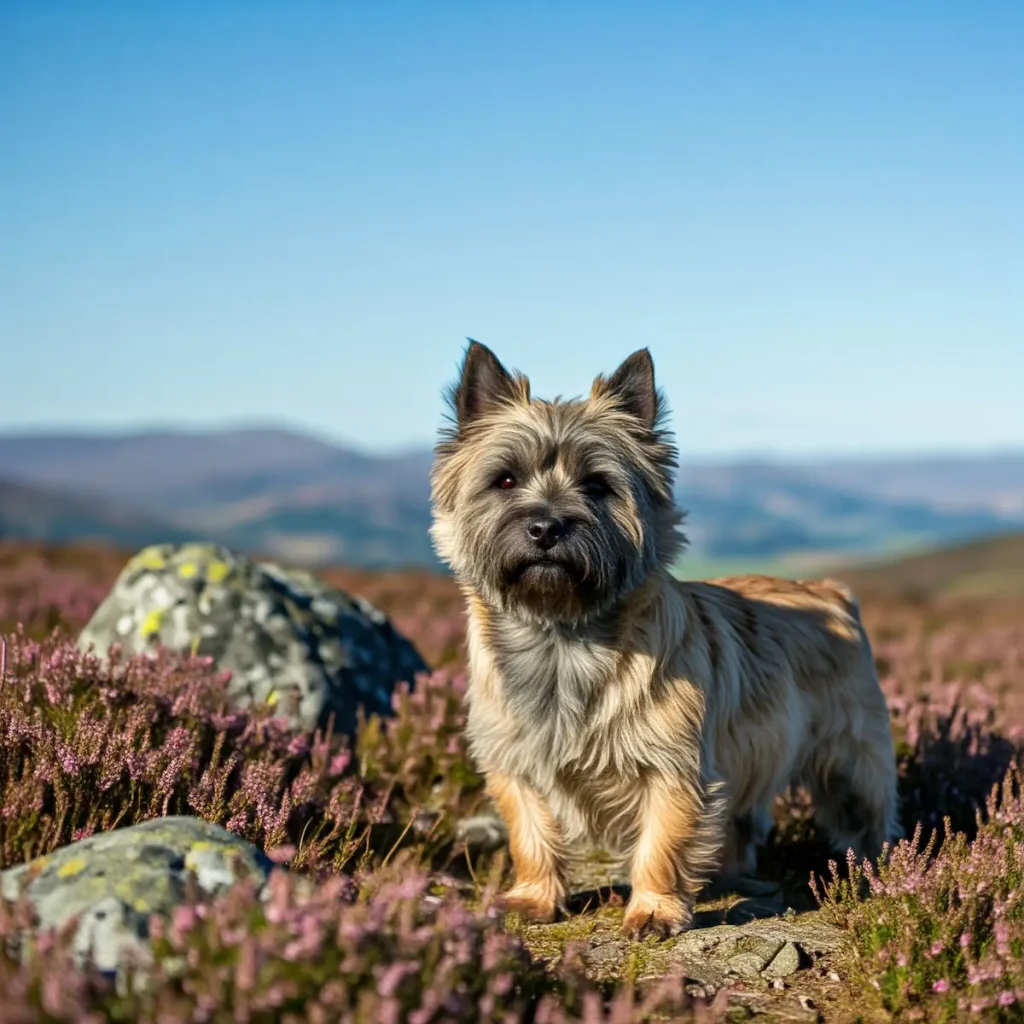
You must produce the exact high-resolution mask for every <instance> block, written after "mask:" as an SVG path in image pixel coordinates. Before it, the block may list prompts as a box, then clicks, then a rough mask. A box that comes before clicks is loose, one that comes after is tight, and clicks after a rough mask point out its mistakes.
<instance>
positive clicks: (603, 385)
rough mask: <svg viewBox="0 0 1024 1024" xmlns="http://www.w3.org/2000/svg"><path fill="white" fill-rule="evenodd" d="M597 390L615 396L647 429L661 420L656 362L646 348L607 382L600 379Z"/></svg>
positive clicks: (626, 361) (596, 382) (596, 383)
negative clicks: (659, 415) (655, 375)
mask: <svg viewBox="0 0 1024 1024" xmlns="http://www.w3.org/2000/svg"><path fill="white" fill-rule="evenodd" d="M594 390H595V391H601V392H603V393H604V394H606V395H609V396H611V397H612V398H613V399H614V400H615V401H616V402H617V403H618V405H619V406H620V407H621V408H622V409H624V410H625V411H626V412H628V413H630V415H632V416H635V417H636V418H637V419H638V420H640V422H641V423H643V425H644V426H645V427H653V426H654V423H655V420H657V418H658V391H657V388H656V387H655V386H654V360H652V359H651V353H650V352H649V351H648V350H647V349H646V348H642V349H640V350H639V351H637V352H634V353H633V354H632V355H631V356H630V357H629V358H628V359H626V360H625V362H623V364H622V365H621V366H620V367H619V368H618V369H617V370H616V371H615V372H614V373H613V374H612V375H611V376H610V377H609V378H608V379H607V380H605V379H604V378H602V377H599V378H598V379H597V380H596V381H595V382H594Z"/></svg>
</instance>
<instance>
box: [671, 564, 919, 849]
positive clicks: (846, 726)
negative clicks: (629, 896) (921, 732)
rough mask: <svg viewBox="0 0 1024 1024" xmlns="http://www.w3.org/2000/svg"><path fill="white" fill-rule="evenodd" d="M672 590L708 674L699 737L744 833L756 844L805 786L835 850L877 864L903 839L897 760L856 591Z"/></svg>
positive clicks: (730, 584)
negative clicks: (783, 801) (709, 748)
mask: <svg viewBox="0 0 1024 1024" xmlns="http://www.w3.org/2000/svg"><path fill="white" fill-rule="evenodd" d="M678 589H679V593H680V595H681V597H682V599H683V601H684V603H685V605H686V606H687V609H688V613H689V618H690V629H691V630H693V631H694V633H695V634H697V635H696V636H692V638H691V640H690V644H691V646H696V647H701V646H703V649H704V651H705V655H706V659H707V663H708V665H709V668H710V672H709V674H708V676H709V681H708V684H707V689H706V693H707V708H706V718H705V728H706V730H707V732H708V734H709V737H710V738H711V740H712V743H713V749H714V759H715V766H716V769H717V771H718V774H719V775H720V776H721V777H722V778H724V779H725V780H726V783H727V788H728V791H729V802H730V805H731V814H732V817H733V819H734V821H735V822H737V823H739V828H740V831H741V832H742V831H744V829H746V830H747V831H752V832H753V834H754V838H755V839H763V837H764V833H765V831H766V829H767V828H768V827H769V824H770V808H771V803H772V800H773V798H774V797H775V795H776V794H777V793H779V792H780V791H781V790H783V789H784V788H785V787H786V786H788V785H790V784H794V783H802V784H804V785H806V786H807V787H808V788H809V789H810V791H811V794H812V797H813V798H814V802H815V805H816V810H817V816H818V820H819V821H820V823H821V824H822V825H824V826H825V828H826V830H827V831H828V833H829V837H830V839H831V840H832V841H833V843H834V844H835V845H836V847H837V849H839V850H845V849H846V847H847V846H848V845H849V846H853V847H854V849H855V850H856V851H857V852H858V853H865V854H869V855H874V854H875V853H877V852H878V849H879V847H880V846H881V844H882V842H884V841H885V840H888V839H892V838H894V837H895V836H897V835H898V834H899V827H898V824H897V821H896V773H895V761H894V758H893V751H892V739H891V735H890V731H889V716H888V711H887V708H886V704H885V699H884V696H883V694H882V691H881V688H880V686H879V683H878V679H877V676H876V674H875V669H874V663H873V658H872V652H871V645H870V642H869V640H868V637H867V634H866V633H865V631H864V628H863V626H862V624H861V619H860V612H859V608H858V604H857V600H856V597H855V596H854V594H853V593H852V591H851V590H850V589H849V588H848V587H847V586H846V585H845V584H843V583H841V582H839V581H837V580H831V579H824V580H813V581H804V580H800V581H795V580H785V579H777V578H773V577H768V576H755V575H751V576H738V577H726V578H721V579H714V580H708V581H703V582H688V581H687V582H680V583H679V584H678ZM737 856H738V857H739V859H740V860H741V861H742V860H744V859H746V860H747V861H748V862H749V853H744V852H743V851H740V853H739V854H734V855H732V857H731V859H736V857H737ZM729 859H730V856H727V857H726V860H727V861H728V860H729ZM741 866H742V865H735V864H733V865H727V867H730V868H737V867H741ZM746 866H747V867H749V863H748V864H747V865H746Z"/></svg>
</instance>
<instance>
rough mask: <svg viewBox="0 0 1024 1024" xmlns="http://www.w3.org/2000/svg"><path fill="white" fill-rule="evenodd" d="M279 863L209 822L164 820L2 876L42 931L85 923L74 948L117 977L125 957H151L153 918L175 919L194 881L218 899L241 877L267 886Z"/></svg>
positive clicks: (7, 893) (1, 886) (3, 887)
mask: <svg viewBox="0 0 1024 1024" xmlns="http://www.w3.org/2000/svg"><path fill="white" fill-rule="evenodd" d="M271 867H272V864H271V862H270V860H269V859H268V858H267V857H266V856H265V855H264V854H262V853H261V852H260V851H259V850H258V849H257V848H256V847H255V846H253V845H251V844H250V843H248V842H246V841H245V840H244V839H241V838H239V837H238V836H236V835H233V834H232V833H231V832H228V831H227V830H225V829H223V828H220V827H219V826H218V825H212V824H210V823H209V822H207V821H203V820H202V819H201V818H189V817H167V818H156V819H154V820H152V821H146V822H143V823H142V824H139V825H132V826H130V827H128V828H120V829H115V830H113V831H111V832H102V833H99V834H97V835H94V836H90V837H89V838H88V839H83V840H81V841H79V842H77V843H72V844H70V845H69V846H64V847H61V848H60V849H59V850H55V851H54V852H53V853H51V854H48V855H47V856H45V857H40V858H38V859H37V860H34V861H30V862H29V863H28V864H23V865H20V866H19V867H16V868H9V869H8V870H7V871H3V872H0V892H2V894H3V897H4V899H6V900H10V901H14V900H17V899H18V898H19V897H21V896H22V895H25V896H27V897H28V899H29V901H30V902H31V903H32V906H33V908H34V910H35V913H36V916H37V918H38V928H39V930H40V931H48V930H49V929H59V928H60V927H61V926H62V925H64V924H65V923H66V922H68V921H69V920H70V919H71V918H73V917H75V918H78V923H77V926H76V931H75V935H74V940H73V949H74V952H75V956H76V958H77V959H78V960H79V961H80V962H84V961H86V960H89V961H91V962H92V963H93V964H94V965H95V966H96V967H98V968H99V969H100V970H101V971H105V972H109V973H113V972H115V971H117V969H118V968H119V967H120V966H121V965H123V964H124V962H125V958H126V957H129V956H133V955H134V956H136V957H137V958H140V959H141V960H142V961H144V960H145V958H146V954H147V952H148V950H149V921H150V917H151V915H153V914H158V915H161V916H163V917H169V916H170V915H171V914H172V912H173V911H174V908H175V907H177V906H178V905H179V904H181V903H182V902H183V901H184V900H185V897H186V895H187V892H188V885H187V881H188V879H189V878H190V877H191V878H194V880H195V883H196V885H197V887H198V892H199V894H200V895H207V896H211V897H212V896H215V895H217V894H218V893H221V892H224V891H225V890H227V889H228V888H230V887H231V886H232V885H233V884H234V883H235V882H236V881H237V880H238V879H239V878H241V877H243V876H249V877H253V878H255V879H256V881H257V884H258V885H260V886H262V885H263V884H264V883H265V882H266V879H267V877H268V875H269V872H270V870H271Z"/></svg>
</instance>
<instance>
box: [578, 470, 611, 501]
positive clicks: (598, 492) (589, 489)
mask: <svg viewBox="0 0 1024 1024" xmlns="http://www.w3.org/2000/svg"><path fill="white" fill-rule="evenodd" d="M582 489H583V493H584V494H585V495H586V496H587V497H588V498H604V497H606V496H607V495H608V494H610V493H611V488H610V487H609V486H608V481H607V480H605V478H604V477H603V476H598V475H597V474H594V475H593V476H588V477H587V478H586V480H584V481H583V484H582Z"/></svg>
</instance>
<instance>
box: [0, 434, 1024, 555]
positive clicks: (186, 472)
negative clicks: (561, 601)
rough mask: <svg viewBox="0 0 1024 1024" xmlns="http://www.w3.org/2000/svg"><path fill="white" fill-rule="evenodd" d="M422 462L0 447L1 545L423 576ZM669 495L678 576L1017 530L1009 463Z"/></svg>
mask: <svg viewBox="0 0 1024 1024" xmlns="http://www.w3.org/2000/svg"><path fill="white" fill-rule="evenodd" d="M430 462H431V453H430V452H429V450H423V451H413V452H408V453H405V454H400V455H390V456H383V455H373V454H368V453H366V452H361V451H356V450H354V449H351V448H346V447H342V446H339V445H336V444H332V443H328V442H326V441H323V440H320V439H317V438H313V437H310V436H307V435H305V434H302V433H298V432H295V431H289V430H280V429H273V428H259V429H256V428H253V429H236V430H224V431H218V432H192V433H189V432H181V431H178V432H171V431H165V432H147V433H135V434H123V435H114V434H96V435H81V434H73V435H72V434H68V435H62V434H25V435H20V436H14V435H11V436H6V437H3V436H0V537H8V538H21V539H37V540H54V541H67V540H72V539H89V540H97V541H106V542H116V543H120V544H124V545H129V546H140V545H142V544H145V543H150V542H153V541H162V540H184V539H188V538H214V539H217V540H219V541H221V542H223V543H225V544H226V545H227V546H229V547H233V548H236V549H241V550H260V551H267V552H271V553H273V554H275V555H276V556H278V557H280V558H282V559H284V560H287V561H289V562H293V563H303V564H306V565H311V566H317V567H322V566H326V565H330V564H339V563H345V564H350V565H351V564H358V565H362V566H367V567H374V568H388V567H408V566H428V567H433V568H438V566H437V563H436V560H435V557H434V553H433V551H432V549H431V547H430V543H429V540H428V538H427V526H428V524H429V519H430V509H429V479H428V477H429V470H430ZM678 492H679V501H680V504H681V505H682V506H683V507H684V508H685V509H687V510H688V512H689V519H688V526H687V534H688V536H689V538H690V543H691V548H690V554H689V563H690V564H691V565H697V564H703V565H704V566H705V567H706V568H707V570H708V571H709V572H711V573H714V572H716V571H717V570H718V568H720V567H725V568H726V569H730V568H731V567H732V566H733V565H734V564H742V565H743V566H749V565H751V564H756V565H758V566H763V567H764V568H766V569H771V570H773V571H778V570H780V569H782V570H788V569H789V568H790V567H791V566H795V567H802V566H803V565H805V564H808V563H810V564H817V563H820V562H821V561H822V560H823V559H824V560H828V559H831V558H835V557H836V556H842V557H843V558H860V557H865V556H880V555H887V556H891V555H893V554H898V553H904V552H906V551H909V550H912V549H915V548H921V547H934V546H936V545H943V544H950V543H954V542H957V541H963V540H968V539H971V538H974V537H982V536H988V535H992V534H998V533H1003V532H1006V531H1008V530H1012V529H1015V528H1016V529H1022V528H1024V454H1022V453H1008V454H1004V455H993V456H989V457H982V456H971V457H967V456H964V457H958V458H938V457H936V458H931V459H925V458H916V459H892V460H888V461H877V460H876V461H866V460H845V461H844V460H830V461H828V462H817V463H815V462H807V463H799V464H798V463H773V462H746V463H736V464H728V465H724V464H710V463H706V462H703V463H701V462H693V461H687V460H686V459H685V453H684V461H683V465H682V467H681V472H680V475H679V487H678ZM703 571H704V569H703V568H702V569H701V572H703Z"/></svg>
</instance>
